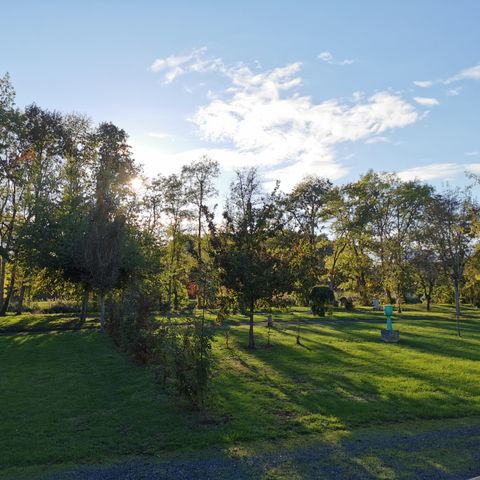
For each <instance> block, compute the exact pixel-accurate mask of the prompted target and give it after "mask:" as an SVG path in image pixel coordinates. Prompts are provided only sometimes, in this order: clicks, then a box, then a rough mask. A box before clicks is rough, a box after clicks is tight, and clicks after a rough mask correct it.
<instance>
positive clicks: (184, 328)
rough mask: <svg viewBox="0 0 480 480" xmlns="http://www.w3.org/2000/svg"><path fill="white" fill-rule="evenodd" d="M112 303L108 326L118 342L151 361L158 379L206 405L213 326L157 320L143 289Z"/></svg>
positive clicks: (144, 362) (142, 359) (147, 362)
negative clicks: (141, 291)
mask: <svg viewBox="0 0 480 480" xmlns="http://www.w3.org/2000/svg"><path fill="white" fill-rule="evenodd" d="M108 307H109V308H108V317H107V325H106V329H107V332H108V333H109V334H110V335H111V337H112V339H113V341H114V342H115V344H116V345H117V346H118V347H119V348H121V349H122V350H123V351H125V352H127V353H128V354H130V355H131V356H132V357H133V359H134V360H135V362H136V363H139V364H142V365H151V366H152V367H153V368H154V370H155V374H156V378H157V380H159V381H161V382H162V383H164V384H165V385H167V386H168V387H169V388H171V389H172V390H173V391H174V392H175V393H176V394H178V395H181V396H183V397H184V398H186V399H187V400H188V401H189V402H190V403H191V404H192V406H193V407H195V408H198V409H203V408H204V405H205V398H206V395H207V391H208V386H209V382H210V378H211V375H212V364H213V356H212V353H211V348H212V338H213V334H214V332H213V328H212V327H210V326H209V325H206V324H205V322H204V321H202V320H197V319H194V318H193V319H192V322H191V323H189V324H174V323H171V322H156V321H155V319H154V317H153V314H152V302H151V301H150V299H149V297H148V296H145V295H143V294H142V293H140V292H130V293H129V294H128V295H126V297H125V298H123V301H118V302H110V303H109V306H108Z"/></svg>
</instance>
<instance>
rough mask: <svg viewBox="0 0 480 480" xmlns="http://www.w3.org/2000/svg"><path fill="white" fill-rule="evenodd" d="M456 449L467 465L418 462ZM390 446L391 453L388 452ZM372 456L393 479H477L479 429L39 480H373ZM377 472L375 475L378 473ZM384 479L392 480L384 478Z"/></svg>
mask: <svg viewBox="0 0 480 480" xmlns="http://www.w3.org/2000/svg"><path fill="white" fill-rule="evenodd" d="M450 445H455V446H456V447H457V448H459V447H460V448H461V450H462V452H463V453H466V454H467V455H468V456H469V458H470V459H471V462H469V465H468V466H465V465H463V467H460V466H459V467H458V471H455V472H451V471H450V472H446V471H444V470H443V469H442V468H441V467H439V466H438V465H436V464H435V462H432V461H424V462H422V461H421V451H422V450H423V449H431V450H435V449H441V450H439V451H440V452H441V451H443V449H447V450H448V448H449V446H450ZM390 446H391V448H389V447H390ZM416 452H419V453H418V455H419V457H418V461H417V462H414V463H415V465H412V464H410V466H409V467H408V469H406V468H405V465H404V463H405V455H410V456H412V454H413V456H414V457H415V455H416ZM362 455H363V456H365V455H370V456H372V457H376V458H377V459H378V460H379V461H380V462H381V463H380V464H381V465H383V467H384V468H385V470H384V472H390V474H392V473H393V472H394V475H395V477H394V478H404V479H407V478H412V479H420V480H457V479H458V480H466V479H469V478H472V477H475V476H476V475H479V474H480V424H477V425H472V426H469V427H462V428H456V429H440V430H439V429H437V430H434V431H429V432H427V433H418V434H408V435H407V434H398V433H388V432H387V431H385V432H382V433H376V434H375V435H374V436H372V435H371V434H369V435H366V434H365V435H363V436H362V435H359V436H356V437H355V439H353V440H351V439H350V440H345V441H343V442H341V443H340V444H338V445H335V446H332V445H328V444H325V443H318V444H314V445H311V446H308V447H301V448H298V449H295V450H282V451H280V452H275V453H265V454H261V453H260V454H258V455H254V456H246V457H241V458H232V457H227V456H225V455H222V454H219V453H216V454H215V453H214V452H212V451H208V452H204V453H203V454H192V455H191V456H190V457H184V458H180V459H178V458H177V459H174V460H168V461H165V462H162V463H157V462H155V460H154V459H152V458H150V459H136V460H131V461H128V462H124V463H116V464H110V465H89V466H81V467H76V468H73V469H69V470H66V471H63V472H59V473H56V474H53V475H48V476H45V477H43V480H67V479H68V480H167V479H168V480H169V479H172V480H194V479H195V480H217V479H235V480H237V479H238V480H247V479H248V480H250V479H274V478H282V479H286V478H289V479H291V480H294V479H322V478H327V479H335V480H348V479H375V478H385V477H384V476H383V475H382V476H379V475H378V474H375V473H372V471H371V469H370V468H369V467H368V466H362V464H361V462H358V457H359V456H362ZM377 471H378V470H377ZM387 478H391V477H389V476H387Z"/></svg>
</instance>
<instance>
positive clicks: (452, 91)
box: [447, 87, 462, 97]
mask: <svg viewBox="0 0 480 480" xmlns="http://www.w3.org/2000/svg"><path fill="white" fill-rule="evenodd" d="M461 90H462V87H456V88H451V89H450V90H448V91H447V95H448V96H449V97H458V95H460V91H461Z"/></svg>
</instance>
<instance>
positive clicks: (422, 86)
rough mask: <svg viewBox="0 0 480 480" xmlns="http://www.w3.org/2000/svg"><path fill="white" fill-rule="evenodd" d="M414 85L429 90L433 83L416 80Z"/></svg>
mask: <svg viewBox="0 0 480 480" xmlns="http://www.w3.org/2000/svg"><path fill="white" fill-rule="evenodd" d="M413 83H414V84H415V85H416V86H417V87H420V88H428V87H431V86H432V85H433V82H432V81H431V80H414V82H413Z"/></svg>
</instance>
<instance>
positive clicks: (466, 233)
mask: <svg viewBox="0 0 480 480" xmlns="http://www.w3.org/2000/svg"><path fill="white" fill-rule="evenodd" d="M479 212H480V206H479V205H478V204H477V202H476V201H475V200H474V199H473V197H472V195H471V192H470V191H469V190H459V189H457V190H447V191H445V192H443V193H441V194H436V195H434V196H433V198H432V199H431V200H430V202H429V204H428V207H427V216H426V220H427V228H428V229H429V232H430V238H431V240H432V246H433V247H434V248H435V250H436V252H437V254H438V257H439V260H440V262H441V264H442V267H443V269H444V271H445V274H446V275H447V276H448V277H449V278H450V279H451V282H452V285H453V291H454V297H455V317H456V320H457V334H458V335H459V336H460V314H461V308H460V293H461V288H462V283H463V281H464V272H465V266H466V264H467V262H468V260H469V258H470V257H471V255H472V254H473V252H474V247H475V242H476V236H477V233H476V225H477V224H478V214H479Z"/></svg>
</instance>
